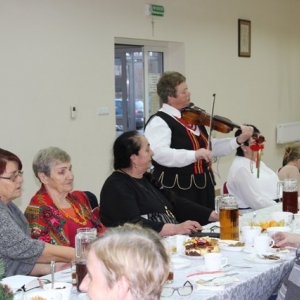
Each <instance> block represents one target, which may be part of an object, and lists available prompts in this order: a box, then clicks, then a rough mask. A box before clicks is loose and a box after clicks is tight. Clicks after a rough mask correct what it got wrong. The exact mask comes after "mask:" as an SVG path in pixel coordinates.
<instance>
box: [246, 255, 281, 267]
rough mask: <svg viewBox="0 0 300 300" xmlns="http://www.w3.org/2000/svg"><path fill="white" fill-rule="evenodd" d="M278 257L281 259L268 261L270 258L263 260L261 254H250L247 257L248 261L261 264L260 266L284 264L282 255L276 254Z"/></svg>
mask: <svg viewBox="0 0 300 300" xmlns="http://www.w3.org/2000/svg"><path fill="white" fill-rule="evenodd" d="M262 255H274V253H272V252H268V253H264V254H262ZM275 255H276V256H278V257H279V259H277V260H275V259H268V258H263V257H262V256H261V255H259V254H249V255H247V256H245V259H246V260H249V261H252V262H255V263H259V264H276V263H278V262H282V260H283V259H282V258H283V256H282V255H280V254H277V253H276V254H275Z"/></svg>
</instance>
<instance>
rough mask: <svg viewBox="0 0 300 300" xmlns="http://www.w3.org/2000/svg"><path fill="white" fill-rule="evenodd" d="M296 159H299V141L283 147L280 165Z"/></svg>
mask: <svg viewBox="0 0 300 300" xmlns="http://www.w3.org/2000/svg"><path fill="white" fill-rule="evenodd" d="M297 159H300V142H297V143H295V144H293V145H290V146H287V147H286V148H285V150H284V155H283V163H282V165H283V166H285V165H286V164H288V163H289V162H291V161H294V160H297Z"/></svg>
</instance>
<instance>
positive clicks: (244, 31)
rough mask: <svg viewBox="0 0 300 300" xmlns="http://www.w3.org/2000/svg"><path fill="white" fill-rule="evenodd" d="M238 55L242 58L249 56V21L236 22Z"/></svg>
mask: <svg viewBox="0 0 300 300" xmlns="http://www.w3.org/2000/svg"><path fill="white" fill-rule="evenodd" d="M238 54H239V56H242V57H250V56H251V21H248V20H241V19H239V20H238Z"/></svg>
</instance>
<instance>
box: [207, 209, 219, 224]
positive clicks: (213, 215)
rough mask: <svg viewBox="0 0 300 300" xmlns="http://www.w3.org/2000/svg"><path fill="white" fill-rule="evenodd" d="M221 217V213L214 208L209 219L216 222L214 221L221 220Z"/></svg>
mask: <svg viewBox="0 0 300 300" xmlns="http://www.w3.org/2000/svg"><path fill="white" fill-rule="evenodd" d="M219 219H220V216H219V214H218V213H217V212H216V211H215V210H213V211H212V212H211V214H210V216H209V218H208V221H212V222H214V221H219Z"/></svg>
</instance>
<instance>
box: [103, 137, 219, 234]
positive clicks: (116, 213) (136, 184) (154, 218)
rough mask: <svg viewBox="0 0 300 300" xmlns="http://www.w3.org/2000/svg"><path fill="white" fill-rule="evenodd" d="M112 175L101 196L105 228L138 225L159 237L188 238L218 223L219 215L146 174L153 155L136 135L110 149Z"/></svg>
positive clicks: (142, 138)
mask: <svg viewBox="0 0 300 300" xmlns="http://www.w3.org/2000/svg"><path fill="white" fill-rule="evenodd" d="M113 153H114V169H115V171H114V172H113V173H112V174H111V175H110V176H109V177H108V178H107V180H106V181H105V183H104V185H103V187H102V190H101V193H100V218H101V221H102V222H103V224H104V225H105V226H107V227H112V226H119V225H123V224H124V223H126V222H129V223H141V224H142V225H143V226H147V227H150V228H152V229H154V230H155V231H157V232H159V234H160V235H161V236H168V235H175V234H191V233H193V232H197V231H199V230H201V229H202V227H201V225H200V224H202V225H205V224H207V223H208V222H209V221H217V220H218V214H217V213H216V212H215V211H213V210H212V209H210V208H206V207H204V206H201V205H199V204H196V203H194V202H192V201H189V200H187V199H185V198H180V197H178V196H177V195H176V194H174V193H173V192H172V191H170V190H167V189H164V188H163V187H162V186H161V185H160V183H158V182H157V181H155V179H154V178H152V176H151V174H150V173H148V172H147V170H148V169H149V168H150V167H151V159H152V156H153V151H152V150H151V149H150V145H149V143H148V141H147V139H146V138H145V137H144V136H143V135H141V134H140V133H138V132H137V131H129V132H125V133H123V134H122V135H120V136H119V137H118V138H117V139H116V141H115V143H114V146H113Z"/></svg>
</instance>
